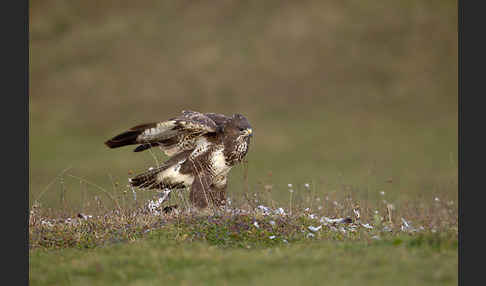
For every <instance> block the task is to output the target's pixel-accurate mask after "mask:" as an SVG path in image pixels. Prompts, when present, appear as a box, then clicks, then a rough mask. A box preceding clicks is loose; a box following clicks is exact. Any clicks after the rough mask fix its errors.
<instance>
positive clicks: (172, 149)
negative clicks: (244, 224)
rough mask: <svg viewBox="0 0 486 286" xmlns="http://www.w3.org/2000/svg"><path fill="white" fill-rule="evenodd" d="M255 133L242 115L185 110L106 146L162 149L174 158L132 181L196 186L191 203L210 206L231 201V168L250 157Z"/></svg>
mask: <svg viewBox="0 0 486 286" xmlns="http://www.w3.org/2000/svg"><path fill="white" fill-rule="evenodd" d="M252 136H253V133H252V129H251V126H250V124H249V122H248V120H247V119H246V118H245V117H244V116H243V115H241V114H234V115H232V116H231V117H229V116H225V115H223V114H216V113H200V112H196V111H186V110H184V111H182V114H181V115H180V116H178V117H174V118H172V119H169V120H167V121H162V122H156V123H148V124H142V125H138V126H135V127H132V128H130V129H129V130H128V131H125V132H123V133H121V134H119V135H117V136H115V137H113V138H111V139H110V140H108V141H106V142H105V144H106V145H107V146H108V147H110V148H117V147H122V146H126V145H133V144H138V146H137V147H136V148H135V149H134V152H141V151H144V150H147V149H149V148H152V147H155V146H157V147H159V148H160V149H162V150H163V151H164V153H165V154H166V155H167V156H169V159H168V160H167V161H165V162H164V163H163V164H162V165H160V166H158V167H156V168H151V169H149V170H148V171H146V172H144V173H142V174H139V175H137V176H135V177H133V178H131V179H129V182H130V185H131V186H133V187H140V188H147V189H164V190H169V191H172V190H177V189H185V188H190V190H191V191H190V194H189V198H190V200H191V203H192V204H193V205H195V206H196V207H198V208H206V207H207V206H208V204H210V203H212V204H214V205H216V206H223V205H224V204H225V201H226V188H227V186H228V182H227V176H228V172H229V171H230V170H231V168H232V167H233V166H235V165H237V164H238V163H240V162H241V161H242V159H243V158H244V157H245V155H246V153H247V152H248V147H249V145H250V138H251V137H252Z"/></svg>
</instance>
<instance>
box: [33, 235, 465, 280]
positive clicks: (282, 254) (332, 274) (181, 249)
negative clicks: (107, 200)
mask: <svg viewBox="0 0 486 286" xmlns="http://www.w3.org/2000/svg"><path fill="white" fill-rule="evenodd" d="M422 241H435V242H434V243H433V244H432V245H431V244H429V243H427V242H426V243H424V242H422ZM456 243H457V241H456ZM437 244H439V245H441V247H440V248H437V246H436V245H437ZM456 247H457V244H454V243H450V242H449V241H447V240H445V241H444V240H440V239H437V238H435V236H434V235H425V236H423V237H420V238H411V237H408V236H404V237H400V238H395V239H394V240H390V241H377V242H369V243H368V242H359V243H351V242H335V241H311V242H307V241H306V242H300V243H295V244H292V245H290V246H289V245H282V244H280V245H277V246H274V247H272V248H258V249H252V250H245V249H241V248H231V249H221V248H218V247H214V246H210V245H208V244H207V243H202V242H196V243H189V244H188V243H185V242H184V241H179V242H176V241H174V240H173V239H172V238H171V237H169V238H167V237H166V235H162V236H158V235H157V234H154V235H152V236H150V237H148V238H146V239H143V240H139V241H136V242H133V243H129V244H118V245H112V246H109V247H105V248H102V249H99V250H96V251H93V250H88V251H86V250H77V249H70V250H67V251H62V252H60V251H50V252H47V251H36V252H34V253H32V254H31V258H30V269H31V277H32V279H31V280H30V282H31V284H32V285H52V284H69V285H82V284H83V285H86V284H90V285H107V284H109V285H112V284H117V285H156V284H157V285H160V283H163V284H177V285H228V284H232V285H235V284H236V285H248V284H253V285H265V284H270V285H296V284H310V285H322V283H323V281H325V282H326V283H330V284H333V285H351V284H357V283H359V284H366V285H390V284H392V283H393V284H396V285H411V284H414V285H456V284H457V248H456Z"/></svg>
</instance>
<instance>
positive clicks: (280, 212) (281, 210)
mask: <svg viewBox="0 0 486 286" xmlns="http://www.w3.org/2000/svg"><path fill="white" fill-rule="evenodd" d="M275 214H278V215H285V211H284V209H283V208H278V209H276V210H275Z"/></svg>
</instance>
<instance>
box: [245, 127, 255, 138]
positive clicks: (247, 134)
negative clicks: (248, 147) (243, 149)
mask: <svg viewBox="0 0 486 286" xmlns="http://www.w3.org/2000/svg"><path fill="white" fill-rule="evenodd" d="M243 132H244V134H245V136H250V137H253V130H252V129H251V128H248V129H245V131H243Z"/></svg>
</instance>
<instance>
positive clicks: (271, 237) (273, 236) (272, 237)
mask: <svg viewBox="0 0 486 286" xmlns="http://www.w3.org/2000/svg"><path fill="white" fill-rule="evenodd" d="M275 237H276V236H275V235H272V236H270V237H268V238H270V239H275Z"/></svg>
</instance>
